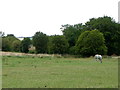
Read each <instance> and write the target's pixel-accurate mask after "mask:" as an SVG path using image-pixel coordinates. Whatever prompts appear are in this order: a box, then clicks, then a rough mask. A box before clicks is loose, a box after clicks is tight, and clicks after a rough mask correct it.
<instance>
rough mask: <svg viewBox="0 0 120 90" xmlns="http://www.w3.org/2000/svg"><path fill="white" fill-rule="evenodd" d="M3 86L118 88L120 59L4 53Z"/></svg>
mask: <svg viewBox="0 0 120 90" xmlns="http://www.w3.org/2000/svg"><path fill="white" fill-rule="evenodd" d="M2 64H3V66H2V69H3V72H2V79H3V82H2V87H3V88H118V60H117V59H113V58H108V59H107V58H105V59H103V63H102V64H101V63H99V62H96V61H94V59H93V58H51V57H43V58H38V57H13V56H12V57H3V59H2Z"/></svg>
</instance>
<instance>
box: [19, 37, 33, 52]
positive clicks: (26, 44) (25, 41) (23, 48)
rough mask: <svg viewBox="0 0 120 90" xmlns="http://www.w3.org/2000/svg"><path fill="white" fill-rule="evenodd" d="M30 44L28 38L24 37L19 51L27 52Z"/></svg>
mask: <svg viewBox="0 0 120 90" xmlns="http://www.w3.org/2000/svg"><path fill="white" fill-rule="evenodd" d="M30 44H31V40H30V38H24V39H23V40H22V42H21V52H24V53H28V51H29V47H30Z"/></svg>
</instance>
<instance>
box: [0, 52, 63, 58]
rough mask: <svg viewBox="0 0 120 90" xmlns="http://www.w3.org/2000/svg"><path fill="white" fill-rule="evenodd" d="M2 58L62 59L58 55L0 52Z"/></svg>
mask: <svg viewBox="0 0 120 90" xmlns="http://www.w3.org/2000/svg"><path fill="white" fill-rule="evenodd" d="M0 55H2V56H38V57H49V56H51V57H54V56H56V57H61V55H58V54H27V53H17V52H0Z"/></svg>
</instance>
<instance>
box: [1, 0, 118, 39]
mask: <svg viewBox="0 0 120 90" xmlns="http://www.w3.org/2000/svg"><path fill="white" fill-rule="evenodd" d="M118 1H119V0H0V31H3V32H5V34H14V35H15V36H16V37H20V36H26V37H27V36H33V35H34V34H35V32H37V31H41V32H43V33H45V34H47V35H54V34H60V35H61V34H62V32H61V30H60V28H61V25H64V24H71V25H73V24H78V23H85V22H87V21H88V20H89V19H90V18H93V17H94V18H97V17H103V16H104V15H107V16H110V17H112V18H114V19H115V21H116V22H118Z"/></svg>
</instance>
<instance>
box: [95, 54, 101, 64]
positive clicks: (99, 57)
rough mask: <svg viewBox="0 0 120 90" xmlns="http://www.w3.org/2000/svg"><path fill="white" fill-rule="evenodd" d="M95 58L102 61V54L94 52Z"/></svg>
mask: <svg viewBox="0 0 120 90" xmlns="http://www.w3.org/2000/svg"><path fill="white" fill-rule="evenodd" d="M95 59H96V61H98V60H100V62H101V63H102V56H101V55H98V54H96V55H95Z"/></svg>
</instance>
